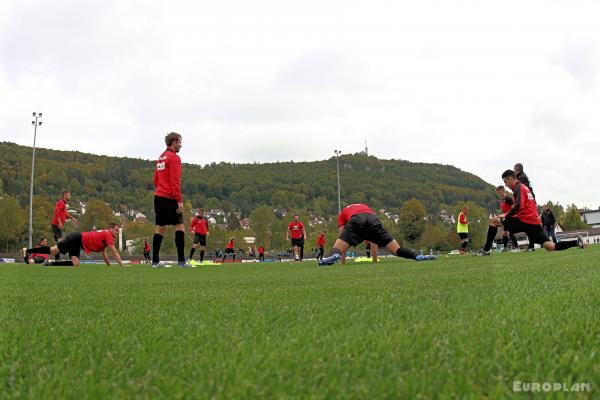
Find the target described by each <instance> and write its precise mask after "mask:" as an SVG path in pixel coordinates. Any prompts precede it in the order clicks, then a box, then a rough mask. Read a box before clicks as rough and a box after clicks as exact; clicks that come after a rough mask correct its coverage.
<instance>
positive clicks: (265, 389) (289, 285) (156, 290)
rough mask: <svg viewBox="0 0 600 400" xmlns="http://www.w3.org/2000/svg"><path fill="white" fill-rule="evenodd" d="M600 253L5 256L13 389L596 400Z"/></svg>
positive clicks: (1, 280) (0, 270)
mask: <svg viewBox="0 0 600 400" xmlns="http://www.w3.org/2000/svg"><path fill="white" fill-rule="evenodd" d="M599 258H600V246H596V247H591V248H590V249H588V250H586V251H580V250H575V249H572V250H569V251H565V252H562V253H553V254H551V253H546V252H543V251H537V252H535V253H529V254H526V253H521V254H502V255H493V256H492V257H472V256H450V257H445V256H442V258H441V259H440V260H439V261H437V262H424V263H415V262H410V261H406V260H399V259H394V260H391V259H390V260H386V261H385V262H382V263H379V264H377V265H371V264H358V265H352V264H348V265H346V266H334V267H328V268H322V269H317V268H316V267H315V266H314V263H308V262H305V263H302V264H286V263H284V264H277V263H266V264H244V265H239V264H238V265H225V266H223V267H200V268H195V269H187V270H181V269H177V268H171V269H163V270H153V269H151V268H150V267H148V266H132V267H125V268H119V267H112V268H107V267H105V266H81V267H77V268H57V267H51V268H48V267H46V268H45V267H41V266H25V265H23V264H21V265H19V264H16V265H0V291H1V293H2V296H1V300H0V301H1V303H0V304H1V308H0V318H1V325H0V326H1V327H2V329H1V332H0V338H1V340H0V350H1V353H0V357H1V360H0V379H1V381H2V383H1V386H0V397H2V398H17V397H18V398H36V399H38V398H78V399H80V398H131V397H148V398H161V397H164V398H206V397H218V398H265V397H269V398H272V397H311V398H332V397H344V398H382V397H387V398H415V397H421V398H449V399H450V398H482V397H488V398H501V397H529V396H527V395H526V394H518V393H513V391H512V385H513V383H512V382H513V381H514V380H519V381H525V382H546V381H549V382H566V383H568V384H570V383H574V382H591V383H592V392H591V393H578V394H576V393H570V394H569V393H562V392H561V393H555V394H554V396H556V397H557V398H562V397H563V396H564V397H570V398H571V397H580V398H587V397H596V398H597V397H598V396H599V395H600V386H599V384H600V362H599V361H600V359H599V352H600V350H599V348H598V341H599V340H600V324H599V322H600V321H599V317H598V315H599V311H598V310H600V266H599V262H598V259H599Z"/></svg>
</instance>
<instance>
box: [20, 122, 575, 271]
mask: <svg viewBox="0 0 600 400" xmlns="http://www.w3.org/2000/svg"><path fill="white" fill-rule="evenodd" d="M182 142H183V138H182V136H181V135H180V134H178V133H175V132H171V133H169V134H168V135H167V136H166V137H165V144H166V146H167V148H166V150H165V151H164V152H163V153H162V154H161V155H160V156H159V158H158V160H157V161H156V166H155V171H154V187H155V194H154V212H155V218H156V220H155V222H156V227H155V232H154V236H153V238H152V246H151V247H150V243H149V242H148V241H147V240H144V255H145V257H146V258H147V259H149V258H150V254H149V253H150V248H151V249H152V261H151V262H152V267H154V268H161V267H165V266H167V263H166V262H164V261H161V260H160V248H161V244H162V241H163V238H164V235H165V232H166V228H167V226H175V247H176V249H177V265H178V266H179V267H182V268H186V267H191V266H192V264H191V263H190V260H192V259H193V256H194V253H195V251H196V250H197V249H200V261H201V262H202V261H203V260H204V256H205V250H206V237H207V236H208V234H209V227H208V221H207V219H206V217H205V216H204V215H203V213H202V211H201V210H199V212H198V213H197V214H196V215H195V216H194V218H193V219H192V223H191V225H190V233H192V234H193V235H194V241H193V245H192V248H191V250H190V253H189V258H188V259H186V258H185V254H184V251H185V249H184V246H185V226H184V220H183V211H184V208H183V207H184V205H183V196H182V193H181V159H180V157H179V155H178V153H179V151H180V150H181V148H182ZM515 171H516V172H515ZM515 171H513V170H507V171H505V172H504V173H503V174H502V179H503V181H504V184H505V185H506V186H508V187H509V188H510V189H511V190H512V192H513V193H514V199H513V200H512V204H511V203H509V201H508V200H507V196H506V194H505V190H504V187H498V188H497V191H498V194H499V195H500V196H501V198H502V199H503V201H502V211H503V213H502V214H501V215H498V216H495V217H493V218H491V220H490V226H489V228H488V237H487V241H486V245H485V247H484V249H483V252H484V254H489V250H490V248H491V246H492V242H493V240H494V238H495V236H496V233H497V230H498V227H500V226H503V227H504V230H505V232H506V235H507V239H506V240H508V238H510V239H511V240H512V241H513V243H515V242H516V239H515V238H514V234H516V233H520V232H524V233H525V234H527V236H528V237H529V239H530V240H529V241H530V244H531V246H533V244H534V243H538V244H540V245H542V246H543V247H544V248H545V249H546V250H548V251H553V250H565V249H568V248H570V247H575V246H579V247H583V246H584V244H583V241H582V240H581V238H580V237H578V238H577V240H576V241H561V242H559V243H554V242H553V241H552V240H550V239H549V238H548V236H547V235H546V234H545V232H544V231H543V229H542V225H541V221H540V217H539V215H538V213H537V204H536V202H535V198H534V195H533V191H532V190H531V189H530V187H529V186H530V185H529V181H528V179H527V176H526V175H525V174H524V173H523V169H522V165H520V164H517V165H515ZM518 174H520V175H518ZM69 199H70V193H69V192H63V193H62V198H61V199H60V200H59V201H58V202H57V204H56V209H55V213H54V218H53V220H52V232H53V236H54V238H55V240H56V242H57V243H56V245H55V246H53V247H49V246H48V245H47V242H41V243H40V244H38V245H37V246H36V247H34V248H31V249H27V250H26V255H25V261H26V262H31V260H34V262H38V261H40V259H44V255H53V256H55V260H54V261H48V259H47V258H45V260H44V261H43V262H44V263H51V264H53V265H79V263H80V254H81V250H83V251H85V252H86V253H91V252H99V253H101V254H102V256H103V258H104V261H105V262H106V264H107V265H109V266H110V261H109V259H108V255H107V252H106V249H107V248H108V249H109V250H110V251H111V253H112V254H113V257H114V259H115V260H116V261H117V263H118V264H119V265H121V266H122V265H123V262H122V260H121V258H120V256H119V253H118V251H117V250H116V248H115V245H114V243H115V237H116V235H118V232H119V226H118V225H117V224H115V223H111V224H109V226H108V228H107V229H104V230H94V231H90V232H82V233H79V232H78V233H70V234H68V235H66V236H65V237H64V238H63V229H64V224H65V222H66V220H68V219H70V220H72V221H73V222H77V220H76V219H75V218H74V217H73V216H71V215H70V214H69V213H68V212H67V203H68V201H69ZM508 207H510V208H508ZM467 214H468V207H466V206H465V207H463V210H462V212H461V213H460V215H459V220H458V221H457V232H458V234H459V236H460V238H461V251H462V252H465V249H466V247H467V243H468V225H469V221H468V220H467ZM290 239H291V241H292V246H293V249H294V259H295V260H296V261H300V260H302V258H303V249H304V240H305V239H306V230H305V228H304V225H303V224H302V222H300V221H299V220H298V216H297V215H295V216H294V220H293V221H292V222H291V223H290V224H289V225H288V230H287V237H286V240H290ZM363 242H365V243H368V245H369V246H370V247H372V248H373V250H374V251H375V257H376V252H377V249H378V248H379V247H382V248H387V249H388V251H390V252H391V253H392V254H395V255H396V256H398V257H402V258H407V259H412V260H415V261H425V260H435V259H436V258H435V256H431V255H419V254H417V253H416V252H415V251H414V250H412V249H407V248H402V247H400V245H399V244H398V242H397V241H396V240H395V239H394V238H393V237H392V235H390V233H389V232H388V231H387V230H386V229H385V228H384V227H383V225H382V223H381V221H380V220H379V218H378V217H377V215H376V214H375V212H374V211H373V210H372V209H371V208H370V207H369V206H367V205H366V204H351V205H349V206H347V207H345V208H344V209H343V210H342V211H341V213H340V214H339V216H338V238H337V240H336V241H335V243H334V244H333V247H332V249H331V252H330V254H329V256H328V257H324V246H325V234H324V232H323V233H321V234H320V235H319V237H318V239H317V247H318V249H319V254H318V256H317V260H318V261H317V265H318V266H326V265H332V264H335V263H337V262H339V261H342V262H343V260H344V255H345V253H346V250H347V249H348V248H349V247H352V246H357V245H358V244H361V243H363ZM261 250H262V259H263V260H264V247H262V246H261V248H259V257H261ZM67 253H68V254H69V260H67V261H60V254H67ZM228 255H231V256H232V257H233V259H234V260H235V250H234V239H233V238H231V239H230V240H229V242H228V244H227V248H226V251H225V254H224V255H223V261H224V260H225V259H226V257H227V256H228Z"/></svg>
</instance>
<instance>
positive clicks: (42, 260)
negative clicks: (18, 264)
mask: <svg viewBox="0 0 600 400" xmlns="http://www.w3.org/2000/svg"><path fill="white" fill-rule="evenodd" d="M39 247H48V240H46V238H42V239H40V241H39V242H38V244H36V245H35V246H34V247H33V250H34V253H30V254H29V255H26V256H25V263H26V264H44V265H47V264H48V254H40V253H35V249H37V248H39Z"/></svg>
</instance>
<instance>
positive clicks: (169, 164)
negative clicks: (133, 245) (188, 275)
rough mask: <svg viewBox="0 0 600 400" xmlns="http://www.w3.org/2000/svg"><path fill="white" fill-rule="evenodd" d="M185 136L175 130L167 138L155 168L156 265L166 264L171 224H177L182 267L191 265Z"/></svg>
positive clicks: (179, 256) (154, 264) (153, 261)
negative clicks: (183, 171)
mask: <svg viewBox="0 0 600 400" xmlns="http://www.w3.org/2000/svg"><path fill="white" fill-rule="evenodd" d="M181 142H182V138H181V135H180V134H178V133H175V132H171V133H169V134H168V135H167V136H166V137H165V144H166V145H167V149H166V150H165V151H164V152H163V153H162V154H161V155H160V157H159V158H158V160H156V169H155V170H154V187H155V189H156V191H155V192H154V214H155V216H156V230H155V233H154V238H153V246H152V247H154V251H153V254H152V266H153V267H164V266H165V263H161V262H160V260H159V255H160V246H161V244H162V239H163V236H164V235H165V232H166V229H167V225H175V246H176V248H177V262H178V266H179V267H191V264H189V263H187V262H186V261H185V254H184V252H185V233H184V232H185V226H184V224H183V196H182V194H181V159H180V158H179V156H178V155H177V153H179V150H180V149H181Z"/></svg>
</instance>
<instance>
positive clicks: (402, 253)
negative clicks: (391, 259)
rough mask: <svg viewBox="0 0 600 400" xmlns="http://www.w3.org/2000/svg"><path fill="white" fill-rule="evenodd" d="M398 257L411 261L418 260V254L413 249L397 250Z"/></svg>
mask: <svg viewBox="0 0 600 400" xmlns="http://www.w3.org/2000/svg"><path fill="white" fill-rule="evenodd" d="M396 255H397V256H398V257H402V258H408V259H411V260H416V259H417V252H416V251H414V250H411V249H405V248H402V247H400V248H399V249H398V250H396Z"/></svg>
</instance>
